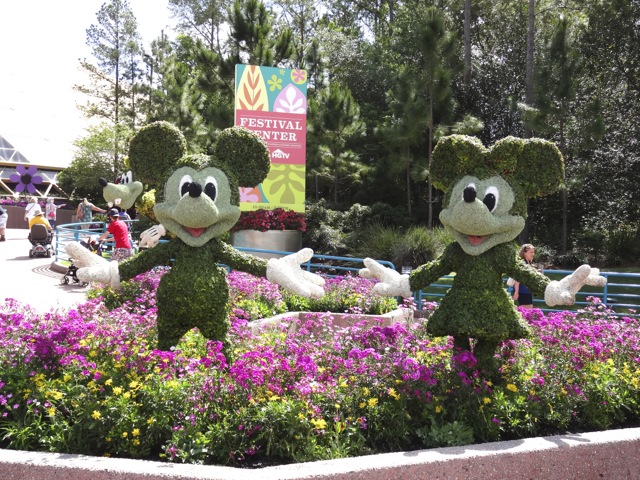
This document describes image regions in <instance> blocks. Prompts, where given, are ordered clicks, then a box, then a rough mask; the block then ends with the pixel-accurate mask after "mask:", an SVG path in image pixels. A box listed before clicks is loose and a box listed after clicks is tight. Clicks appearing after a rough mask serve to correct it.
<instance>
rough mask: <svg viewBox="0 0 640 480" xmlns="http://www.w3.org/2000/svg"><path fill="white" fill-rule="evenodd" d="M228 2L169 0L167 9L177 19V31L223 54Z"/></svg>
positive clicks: (216, 0) (215, 0) (218, 0)
mask: <svg viewBox="0 0 640 480" xmlns="http://www.w3.org/2000/svg"><path fill="white" fill-rule="evenodd" d="M229 3H230V2H229V1H228V0H227V1H224V0H169V11H170V12H171V15H172V17H173V18H175V19H176V20H178V24H177V29H178V31H180V32H182V33H184V34H186V35H189V36H190V37H191V38H192V39H193V40H194V41H196V40H201V41H202V43H203V44H204V46H205V47H206V48H208V49H209V50H211V51H212V52H216V53H217V54H218V55H223V54H224V53H225V51H224V25H225V22H226V20H227V15H226V10H227V8H228V6H229Z"/></svg>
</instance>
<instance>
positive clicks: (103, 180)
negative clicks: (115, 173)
mask: <svg viewBox="0 0 640 480" xmlns="http://www.w3.org/2000/svg"><path fill="white" fill-rule="evenodd" d="M108 183H109V182H107V179H106V178H104V177H100V178H99V179H98V184H99V185H100V186H101V187H102V188H104V187H106V186H107V184H108Z"/></svg>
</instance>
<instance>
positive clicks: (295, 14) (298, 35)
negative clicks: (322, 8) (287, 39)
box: [272, 0, 319, 69]
mask: <svg viewBox="0 0 640 480" xmlns="http://www.w3.org/2000/svg"><path fill="white" fill-rule="evenodd" d="M272 4H273V6H274V8H275V10H276V12H277V18H278V21H279V23H280V24H281V26H282V27H281V28H280V30H286V29H288V30H290V31H291V45H292V48H293V51H294V53H293V56H292V59H291V60H292V67H294V68H302V69H306V68H307V60H308V58H309V53H310V51H311V50H312V49H313V48H314V47H313V41H314V37H315V31H316V29H317V27H318V20H319V10H318V5H317V2H315V1H314V0H273V2H272Z"/></svg>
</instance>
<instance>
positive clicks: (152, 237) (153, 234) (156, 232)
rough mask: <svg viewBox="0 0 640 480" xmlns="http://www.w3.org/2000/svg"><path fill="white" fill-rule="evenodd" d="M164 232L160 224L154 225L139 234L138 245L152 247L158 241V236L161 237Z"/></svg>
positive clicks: (165, 231)
mask: <svg viewBox="0 0 640 480" xmlns="http://www.w3.org/2000/svg"><path fill="white" fill-rule="evenodd" d="M166 233H167V230H166V229H165V228H164V227H163V226H162V224H158V225H154V226H153V227H151V228H148V229H147V230H145V231H144V232H142V233H141V234H140V243H139V245H140V246H141V247H147V248H153V247H155V246H156V245H157V244H158V242H159V241H160V237H163V236H164V235H166Z"/></svg>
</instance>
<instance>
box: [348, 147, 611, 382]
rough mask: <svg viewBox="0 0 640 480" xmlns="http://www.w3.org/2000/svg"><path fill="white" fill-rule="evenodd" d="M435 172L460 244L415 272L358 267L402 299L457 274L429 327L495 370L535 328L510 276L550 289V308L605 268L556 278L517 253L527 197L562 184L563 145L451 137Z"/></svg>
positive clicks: (596, 281)
mask: <svg viewBox="0 0 640 480" xmlns="http://www.w3.org/2000/svg"><path fill="white" fill-rule="evenodd" d="M431 178H432V181H433V184H434V186H435V187H436V188H439V189H441V190H443V191H444V192H445V193H446V196H445V199H444V202H443V210H442V212H441V213H440V221H441V222H442V224H443V225H444V226H445V227H446V228H447V229H448V230H449V231H450V232H451V234H452V235H453V238H454V242H453V243H451V244H450V245H449V246H448V247H447V248H446V249H445V251H444V252H443V253H442V255H441V256H440V257H439V258H438V259H436V260H434V261H433V262H430V263H427V264H425V265H422V266H420V267H418V268H417V269H416V270H414V271H413V272H411V274H410V275H401V274H400V273H398V272H396V271H394V270H391V269H388V268H385V267H383V266H382V265H380V264H379V263H377V262H375V261H374V260H372V259H365V266H366V268H364V269H362V270H361V271H360V274H361V275H362V276H363V277H365V278H376V279H379V280H381V283H379V284H377V285H376V286H375V287H374V292H377V293H380V294H384V295H392V296H397V295H401V296H404V297H409V296H411V294H412V292H413V291H415V290H418V289H421V288H425V287H427V286H428V285H430V284H431V283H432V282H434V281H436V280H437V279H438V278H440V277H442V276H444V275H448V274H449V273H451V272H455V273H456V275H455V277H454V280H453V284H452V287H451V289H450V290H449V291H448V293H447V295H446V296H445V297H444V298H443V300H442V302H441V304H440V306H439V307H438V309H437V310H436V311H435V312H434V313H433V315H432V316H431V317H430V318H429V321H428V324H427V331H428V332H429V333H430V334H431V335H434V336H446V335H451V336H453V339H454V344H455V346H456V347H459V348H462V349H465V350H470V349H471V348H472V342H471V341H470V340H471V339H475V345H474V346H473V352H474V355H475V357H476V359H477V360H478V363H479V365H480V366H483V367H485V368H487V369H490V370H494V369H495V368H496V365H495V364H494V362H493V358H494V354H495V350H496V347H497V346H498V344H499V343H500V342H502V341H503V340H506V339H518V338H523V337H526V336H527V335H528V334H529V327H528V325H527V324H526V322H525V320H524V319H523V317H522V315H521V314H520V313H519V312H518V311H517V309H516V306H515V304H514V303H513V300H512V299H511V297H510V296H509V294H508V293H507V291H506V289H505V288H504V284H503V281H502V278H503V276H504V275H507V276H510V277H512V278H515V279H516V280H518V281H520V282H522V283H524V284H526V285H527V286H528V287H529V288H530V289H531V290H533V291H534V293H537V294H541V293H543V292H544V297H545V302H546V303H547V304H548V305H549V306H554V305H570V304H572V303H574V302H575V294H576V292H577V291H578V290H579V289H580V288H581V287H582V286H583V285H585V284H587V285H600V286H601V285H604V284H605V283H606V279H605V278H604V277H602V276H600V275H599V271H598V270H597V269H595V268H591V267H589V266H588V265H583V266H581V267H580V268H578V269H577V270H576V271H575V272H574V273H572V274H571V275H569V276H567V277H565V278H564V279H562V280H560V281H550V280H549V278H547V277H546V276H544V275H542V274H541V273H538V272H537V271H536V270H535V269H533V268H531V267H530V266H528V265H527V264H526V263H525V262H524V261H523V260H522V259H520V258H518V256H517V245H516V243H515V242H514V240H515V238H516V237H517V236H518V235H519V233H520V232H521V231H522V229H523V228H524V224H525V218H526V216H527V200H528V199H529V198H533V197H538V196H542V195H548V194H550V193H553V192H554V191H555V190H557V188H558V187H559V186H560V185H561V184H562V181H563V178H564V163H563V159H562V155H561V154H560V151H559V150H558V149H557V147H556V146H555V145H554V144H553V143H551V142H548V141H545V140H541V139H529V140H523V139H519V138H514V137H507V138H505V139H503V140H500V141H499V142H497V143H496V144H495V145H494V146H493V148H490V149H487V148H485V147H484V146H483V145H482V143H481V142H480V141H479V140H478V139H476V138H473V137H468V136H462V135H451V136H448V137H444V138H443V139H441V140H440V141H439V142H438V144H437V145H436V148H435V149H434V151H433V163H432V168H431Z"/></svg>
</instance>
